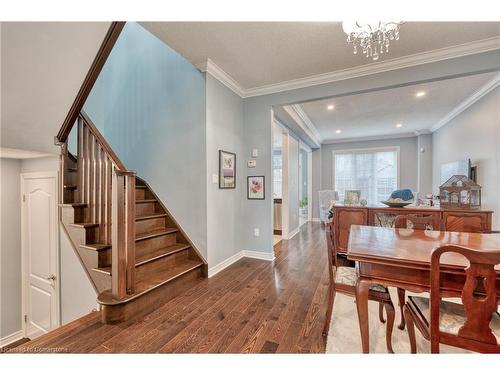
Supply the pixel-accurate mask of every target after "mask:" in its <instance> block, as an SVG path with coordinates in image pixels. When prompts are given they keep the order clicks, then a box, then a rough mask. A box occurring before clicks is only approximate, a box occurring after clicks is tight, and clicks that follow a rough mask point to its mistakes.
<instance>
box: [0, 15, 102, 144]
mask: <svg viewBox="0 0 500 375" xmlns="http://www.w3.org/2000/svg"><path fill="white" fill-rule="evenodd" d="M109 25H110V23H109V22H2V23H1V29H0V30H1V67H2V70H1V98H2V111H1V147H6V148H13V149H23V150H32V151H39V152H44V153H58V152H59V147H56V146H54V136H55V135H56V134H57V132H58V131H59V129H60V127H61V125H62V123H63V121H64V118H65V117H66V115H67V113H68V110H69V108H70V107H71V104H72V103H73V100H74V99H75V97H76V94H77V93H78V90H79V89H80V86H81V85H82V82H83V80H84V78H85V76H86V74H87V72H88V70H89V68H90V65H91V64H92V61H93V60H94V57H95V56H96V54H97V51H98V50H99V47H100V45H101V43H102V41H103V39H104V36H105V35H106V32H107V30H108V28H109Z"/></svg>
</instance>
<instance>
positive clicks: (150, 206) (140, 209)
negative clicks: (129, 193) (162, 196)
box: [135, 202, 160, 216]
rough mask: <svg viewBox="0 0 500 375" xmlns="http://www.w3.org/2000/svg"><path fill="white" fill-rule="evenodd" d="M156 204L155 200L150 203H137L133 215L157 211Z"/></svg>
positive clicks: (144, 214) (149, 213)
mask: <svg viewBox="0 0 500 375" xmlns="http://www.w3.org/2000/svg"><path fill="white" fill-rule="evenodd" d="M159 212H160V211H159V210H158V204H157V203H155V202H150V203H137V204H136V205H135V215H136V216H146V215H154V214H155V213H159Z"/></svg>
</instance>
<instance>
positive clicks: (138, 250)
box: [135, 233, 177, 257]
mask: <svg viewBox="0 0 500 375" xmlns="http://www.w3.org/2000/svg"><path fill="white" fill-rule="evenodd" d="M175 243H177V234H176V233H172V234H166V235H163V236H159V237H154V238H148V239H147V240H142V241H136V243H135V254H136V256H137V257H138V256H143V255H144V256H145V255H147V254H149V253H151V252H152V251H155V250H158V249H163V248H165V247H167V246H170V245H173V244H175Z"/></svg>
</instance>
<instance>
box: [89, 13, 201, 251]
mask: <svg viewBox="0 0 500 375" xmlns="http://www.w3.org/2000/svg"><path fill="white" fill-rule="evenodd" d="M205 86H206V84H205V77H204V75H203V74H202V73H201V72H199V71H198V69H196V68H195V67H194V66H193V65H192V64H191V63H190V62H189V61H187V60H186V59H184V58H183V57H182V56H181V55H179V54H178V53H177V52H176V51H174V50H173V49H171V48H170V47H168V46H167V45H166V44H165V43H163V42H162V41H160V40H159V39H158V38H156V37H155V36H154V35H152V34H151V33H149V32H148V31H147V30H145V29H144V28H142V27H141V26H140V25H139V24H137V23H134V22H127V24H126V25H125V28H124V29H123V31H122V33H121V35H120V37H119V39H118V41H117V43H116V45H115V47H114V48H113V51H112V52H111V55H110V56H109V58H108V60H107V62H106V64H105V66H104V68H103V70H102V72H101V74H100V75H99V78H98V80H97V82H96V84H95V86H94V87H93V89H92V92H91V93H90V96H89V98H88V99H87V102H86V103H85V106H84V110H85V112H87V114H88V115H89V116H90V118H91V119H92V121H93V122H94V123H95V125H96V126H97V128H98V129H99V131H100V132H101V133H102V134H103V136H104V137H105V138H106V140H107V141H108V142H109V144H110V145H111V147H112V148H113V150H114V151H115V152H116V154H117V155H118V157H119V158H120V160H121V161H122V162H123V163H124V164H125V166H126V167H127V168H128V169H130V170H135V171H137V175H138V176H139V177H142V178H144V179H145V180H146V181H148V183H149V184H150V185H151V187H152V188H153V189H154V191H155V192H156V193H157V194H158V196H159V197H160V199H162V201H163V202H164V203H165V205H166V206H167V208H168V209H169V210H170V211H171V213H172V215H173V216H174V217H175V219H176V220H177V221H178V222H179V224H180V225H181V227H182V228H183V229H184V230H185V231H186V232H187V235H188V236H189V237H190V239H191V240H193V242H194V244H195V246H196V247H198V249H199V250H200V251H201V252H202V253H203V255H204V256H205V257H206V237H207V235H206V231H207V228H206V225H207V224H206V175H207V174H206V169H207V167H206V127H205V116H206V105H205V96H206V90H205V89H206V88H205Z"/></svg>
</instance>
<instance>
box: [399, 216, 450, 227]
mask: <svg viewBox="0 0 500 375" xmlns="http://www.w3.org/2000/svg"><path fill="white" fill-rule="evenodd" d="M408 222H411V223H412V225H413V226H412V228H413V229H422V230H425V229H430V230H440V229H441V222H440V220H439V218H438V217H437V216H433V215H429V216H417V215H398V216H396V219H395V220H394V227H396V228H404V229H406V228H408Z"/></svg>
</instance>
